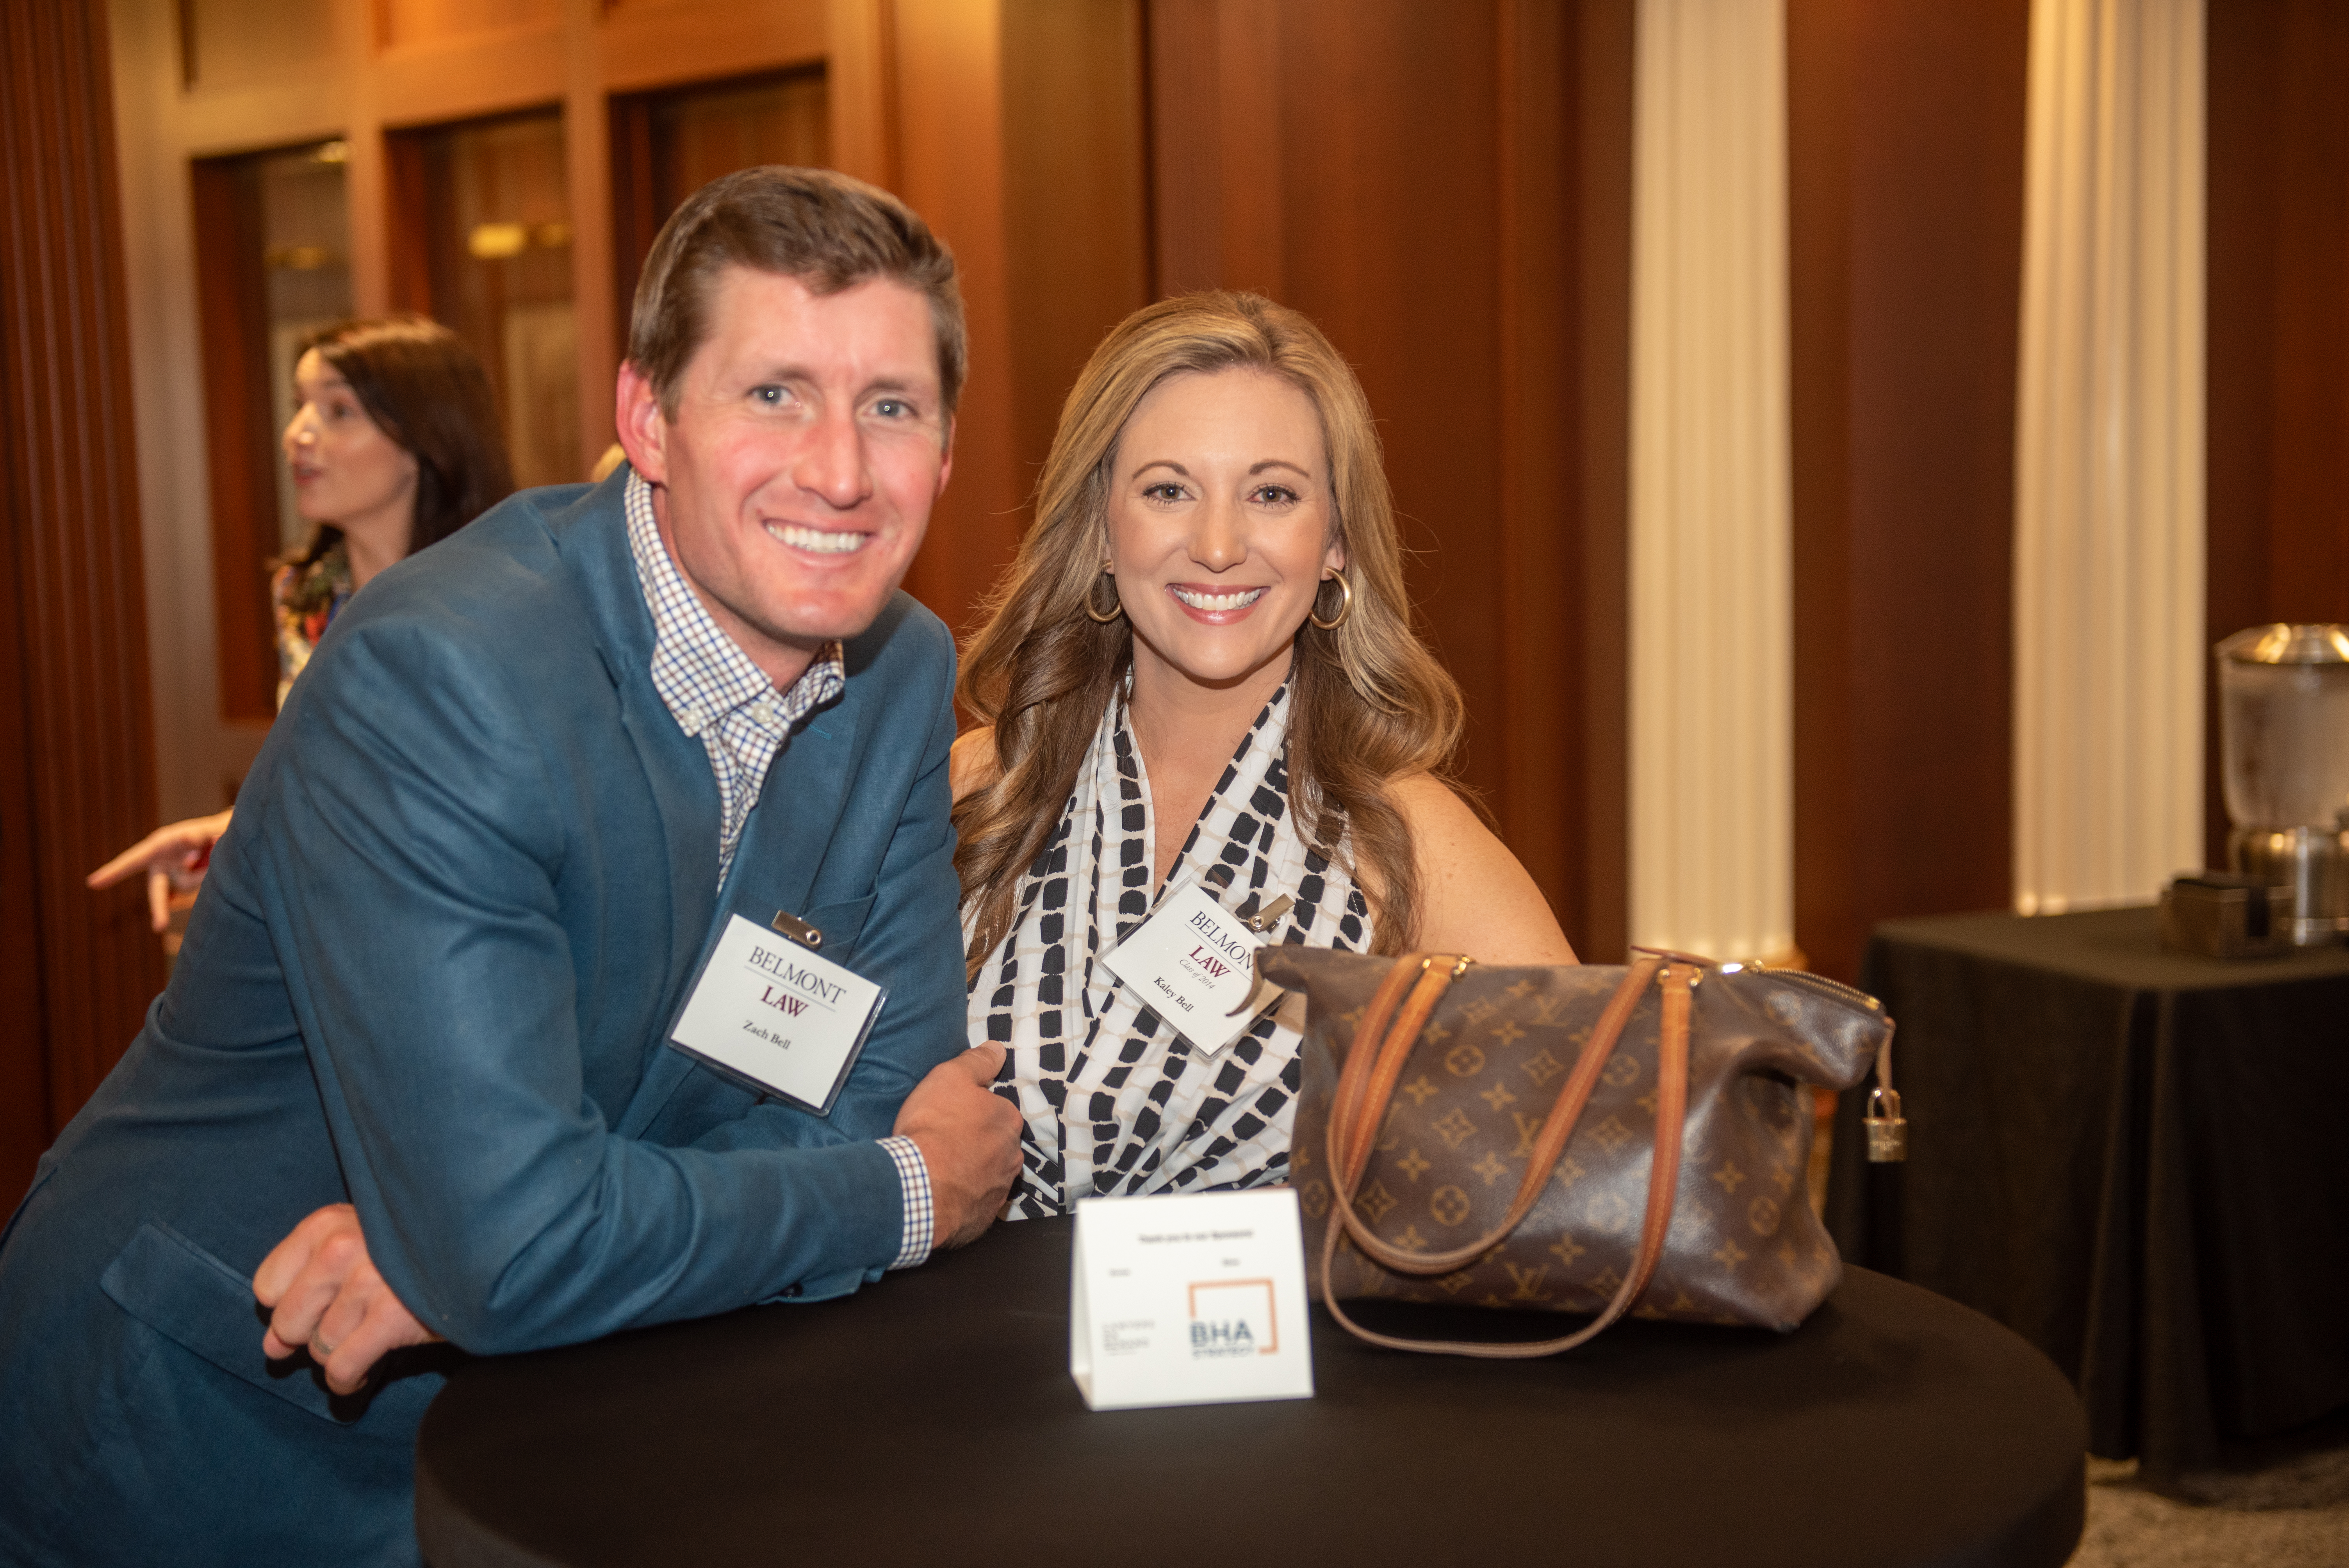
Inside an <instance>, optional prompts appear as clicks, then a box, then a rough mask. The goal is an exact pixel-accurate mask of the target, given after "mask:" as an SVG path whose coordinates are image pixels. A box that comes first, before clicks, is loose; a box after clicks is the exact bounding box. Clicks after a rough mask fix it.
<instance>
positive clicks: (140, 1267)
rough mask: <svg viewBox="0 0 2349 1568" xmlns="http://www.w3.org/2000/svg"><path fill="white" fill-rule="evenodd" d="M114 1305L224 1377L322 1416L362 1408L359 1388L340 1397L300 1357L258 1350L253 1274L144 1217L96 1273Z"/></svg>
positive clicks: (364, 1392) (352, 1416)
mask: <svg viewBox="0 0 2349 1568" xmlns="http://www.w3.org/2000/svg"><path fill="white" fill-rule="evenodd" d="M98 1287H99V1288H100V1289H102V1290H104V1291H105V1292H106V1294H107V1295H110V1296H112V1297H113V1298H114V1303H115V1305H117V1306H119V1307H120V1308H122V1310H123V1311H125V1312H127V1313H129V1315H131V1316H133V1317H135V1318H137V1319H138V1320H139V1321H140V1322H141V1323H143V1324H145V1325H146V1326H148V1327H150V1328H151V1329H153V1330H154V1331H155V1332H156V1333H158V1334H160V1335H161V1336H163V1337H164V1338H166V1339H169V1340H171V1342H172V1343H173V1344H175V1345H177V1346H180V1347H181V1349H183V1350H188V1351H191V1352H192V1353H194V1354H195V1355H198V1356H201V1357H203V1358H204V1359H205V1360H207V1361H209V1362H211V1363H212V1365H213V1366H215V1367H219V1368H220V1369H221V1370H222V1371H223V1372H226V1373H228V1374H229V1375H230V1376H231V1377H242V1378H243V1379H244V1380H245V1381H246V1382H248V1383H250V1384H252V1385H253V1386H254V1387H256V1388H260V1389H264V1390H265V1391H267V1392H269V1393H272V1394H274V1395H276V1396H277V1397H278V1398H281V1399H283V1400H285V1402H286V1403H287V1404H289V1405H297V1406H299V1407H300V1408H303V1409H305V1410H307V1411H309V1412H310V1414H312V1415H314V1416H316V1417H317V1418H319V1419H320V1420H322V1421H332V1422H334V1423H336V1425H337V1426H343V1425H347V1424H349V1423H350V1422H352V1421H355V1420H357V1419H358V1418H359V1417H360V1416H361V1415H363V1414H364V1413H365V1412H366V1410H367V1403H368V1398H367V1397H368V1392H369V1390H368V1389H367V1388H361V1389H360V1390H359V1391H358V1392H357V1393H356V1394H353V1395H350V1396H349V1397H347V1398H345V1397H343V1396H341V1395H337V1394H334V1393H331V1392H329V1391H328V1390H327V1387H326V1380H325V1378H324V1377H322V1376H321V1375H320V1374H319V1373H318V1371H317V1370H316V1367H314V1366H313V1365H312V1364H311V1362H310V1361H309V1359H308V1358H307V1357H293V1358H291V1359H289V1360H286V1361H283V1362H278V1363H275V1364H273V1363H271V1362H270V1360H269V1359H268V1358H267V1357H264V1356H263V1355H262V1353H261V1335H262V1331H263V1330H264V1329H265V1328H267V1327H268V1326H269V1315H268V1314H267V1313H266V1312H265V1311H264V1310H263V1308H262V1306H261V1304H260V1303H259V1302H256V1301H255V1300H254V1298H253V1282H252V1281H251V1280H249V1279H247V1278H245V1276H244V1275H243V1274H239V1273H237V1272H236V1270H234V1269H233V1268H231V1267H229V1266H228V1264H224V1263H222V1262H221V1261H220V1259H218V1258H216V1257H214V1256H212V1253H208V1252H206V1251H204V1249H203V1248H202V1247H200V1246H198V1245H196V1243H193V1242H191V1241H190V1240H188V1238H187V1237H185V1236H183V1235H181V1234H180V1233H179V1232H177V1231H175V1230H173V1229H171V1226H169V1225H165V1224H161V1223H160V1222H156V1221H152V1220H150V1221H149V1222H147V1223H145V1224H143V1225H141V1226H140V1227H139V1233H138V1234H137V1235H135V1236H133V1237H131V1238H130V1242H129V1245H127V1246H125V1247H124V1248H123V1249H122V1250H121V1251H120V1252H119V1253H116V1254H115V1257H114V1261H113V1262H112V1263H110V1264H108V1265H107V1267H106V1273H104V1274H101V1275H99V1276H98Z"/></svg>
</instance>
